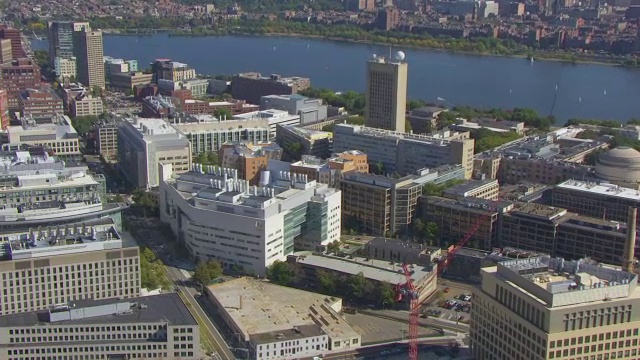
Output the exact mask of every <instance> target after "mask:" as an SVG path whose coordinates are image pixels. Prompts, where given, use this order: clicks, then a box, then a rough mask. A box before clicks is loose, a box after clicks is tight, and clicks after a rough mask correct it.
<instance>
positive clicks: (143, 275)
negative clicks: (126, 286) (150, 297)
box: [140, 247, 171, 290]
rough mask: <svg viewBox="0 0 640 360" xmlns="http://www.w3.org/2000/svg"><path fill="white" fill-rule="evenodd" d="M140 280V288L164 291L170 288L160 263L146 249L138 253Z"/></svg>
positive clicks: (154, 255)
mask: <svg viewBox="0 0 640 360" xmlns="http://www.w3.org/2000/svg"><path fill="white" fill-rule="evenodd" d="M140 279H141V281H142V283H141V286H142V287H143V288H147V289H149V290H154V289H157V288H162V289H165V290H166V289H169V287H170V286H171V283H170V282H169V279H168V278H167V274H166V271H165V268H164V265H163V264H162V261H160V260H159V259H158V258H157V257H156V254H154V253H153V251H152V250H151V249H149V248H147V247H145V248H142V249H141V251H140Z"/></svg>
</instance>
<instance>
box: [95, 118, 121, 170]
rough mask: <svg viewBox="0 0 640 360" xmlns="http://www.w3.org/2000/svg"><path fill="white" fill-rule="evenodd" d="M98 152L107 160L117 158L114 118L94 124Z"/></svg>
mask: <svg viewBox="0 0 640 360" xmlns="http://www.w3.org/2000/svg"><path fill="white" fill-rule="evenodd" d="M93 131H94V134H95V136H96V145H97V147H98V154H100V156H101V157H102V158H103V159H104V160H105V161H107V162H112V161H117V159H118V122H117V120H116V119H112V120H107V121H103V122H101V123H99V124H96V125H95V127H94V129H93Z"/></svg>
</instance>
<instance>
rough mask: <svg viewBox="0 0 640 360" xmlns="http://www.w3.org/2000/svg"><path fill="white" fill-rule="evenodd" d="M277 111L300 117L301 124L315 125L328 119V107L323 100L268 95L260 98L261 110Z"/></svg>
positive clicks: (296, 95)
mask: <svg viewBox="0 0 640 360" xmlns="http://www.w3.org/2000/svg"><path fill="white" fill-rule="evenodd" d="M268 109H277V110H283V111H287V112H288V113H289V114H291V115H299V116H300V124H302V125H306V124H314V123H317V122H320V121H324V120H326V119H327V105H324V104H323V103H322V99H310V98H308V97H305V96H302V95H298V94H292V95H267V96H263V97H261V98H260V110H268Z"/></svg>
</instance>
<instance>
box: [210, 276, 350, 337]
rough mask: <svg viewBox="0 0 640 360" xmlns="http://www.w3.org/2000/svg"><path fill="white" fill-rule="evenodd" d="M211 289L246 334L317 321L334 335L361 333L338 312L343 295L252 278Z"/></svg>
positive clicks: (285, 329)
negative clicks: (301, 288) (330, 294)
mask: <svg viewBox="0 0 640 360" xmlns="http://www.w3.org/2000/svg"><path fill="white" fill-rule="evenodd" d="M208 292H209V293H210V294H211V295H212V296H213V297H214V298H215V300H216V301H217V303H218V304H219V305H220V306H221V307H222V308H223V309H224V311H226V312H227V314H228V316H229V317H230V318H231V320H232V321H233V322H234V323H235V325H236V326H237V327H238V328H239V329H241V331H242V332H243V334H244V335H245V338H250V337H252V336H254V335H260V334H271V333H278V332H283V331H287V330H292V329H293V328H294V327H303V326H308V325H315V324H318V325H320V327H321V328H322V330H323V331H324V332H325V333H326V334H327V335H329V336H330V337H342V336H359V335H358V333H357V332H356V331H355V330H354V329H353V328H352V327H351V325H350V324H349V323H348V322H347V321H346V320H344V319H343V318H342V317H341V316H340V315H339V314H338V312H339V311H340V310H341V308H342V300H341V299H339V298H335V297H331V296H326V295H321V294H316V293H312V292H308V291H303V290H298V289H294V288H290V287H285V286H280V285H275V284H272V283H269V282H266V281H260V280H255V279H250V278H239V279H234V280H231V281H227V282H223V283H220V284H215V285H210V286H209V287H208ZM321 319H324V321H322V320H321ZM318 322H319V323H318Z"/></svg>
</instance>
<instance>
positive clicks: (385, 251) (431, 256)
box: [362, 237, 441, 266]
mask: <svg viewBox="0 0 640 360" xmlns="http://www.w3.org/2000/svg"><path fill="white" fill-rule="evenodd" d="M362 251H363V254H364V255H366V257H367V258H371V259H376V260H383V261H388V262H393V263H400V264H416V265H420V266H432V265H433V263H434V262H436V261H437V260H438V258H439V257H440V255H441V251H440V248H438V247H434V246H428V245H425V244H417V243H411V242H407V241H403V240H396V239H387V238H384V237H376V238H373V239H371V240H369V241H368V242H367V243H366V244H365V245H364V249H362Z"/></svg>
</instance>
